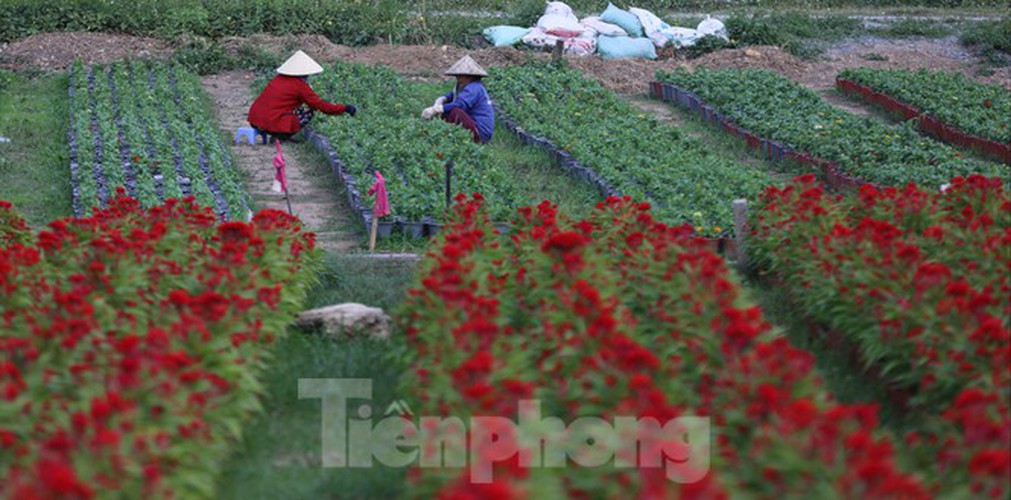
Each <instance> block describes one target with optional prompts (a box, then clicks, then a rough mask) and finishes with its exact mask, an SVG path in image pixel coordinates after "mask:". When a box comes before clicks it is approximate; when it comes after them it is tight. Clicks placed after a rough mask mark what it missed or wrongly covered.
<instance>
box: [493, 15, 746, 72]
mask: <svg viewBox="0 0 1011 500" xmlns="http://www.w3.org/2000/svg"><path fill="white" fill-rule="evenodd" d="M484 36H485V38H487V39H488V41H489V42H491V43H492V44H494V45H495V46H496V47H501V46H505V45H515V44H516V43H519V42H523V43H524V44H526V45H529V46H531V47H554V46H555V44H556V43H557V42H558V41H559V40H562V42H563V43H564V44H565V45H564V47H565V48H564V51H565V53H567V54H572V55H577V56H584V55H589V54H593V53H599V54H600V55H601V57H603V58H605V59H620V58H626V57H644V58H647V59H656V49H657V48H659V47H664V46H667V45H673V46H674V47H676V48H680V47H688V46H691V45H694V44H695V42H696V41H698V40H699V39H700V38H702V37H704V36H716V37H720V38H723V39H724V40H726V39H727V31H726V28H725V27H724V26H723V23H721V22H720V21H719V20H716V19H710V18H709V17H708V16H707V17H706V19H705V20H703V21H702V22H701V23H699V25H698V27H697V28H695V29H692V28H679V27H672V26H670V25H669V24H667V23H665V22H663V20H662V19H660V18H659V17H657V16H656V14H653V13H652V12H650V11H648V10H645V9H637V8H635V7H631V8H629V9H628V10H624V9H619V8H618V7H616V6H615V5H614V4H608V5H607V9H605V10H604V12H602V13H601V14H600V15H599V16H590V17H584V18H583V19H579V18H577V17H576V15H575V13H573V12H572V8H570V7H569V6H568V5H566V4H565V3H564V2H548V5H547V7H546V8H545V9H544V15H543V16H541V17H540V19H538V20H537V25H536V26H534V27H532V28H521V27H518V26H492V27H490V28H486V29H485V30H484Z"/></svg>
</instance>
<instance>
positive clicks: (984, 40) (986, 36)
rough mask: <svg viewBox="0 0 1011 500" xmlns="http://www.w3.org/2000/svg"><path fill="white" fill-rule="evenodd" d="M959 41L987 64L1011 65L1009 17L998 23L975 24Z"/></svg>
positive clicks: (1010, 18) (1010, 19)
mask: <svg viewBox="0 0 1011 500" xmlns="http://www.w3.org/2000/svg"><path fill="white" fill-rule="evenodd" d="M960 41H961V42H962V43H963V44H965V45H968V46H970V47H973V48H974V49H976V50H978V51H979V53H980V55H982V56H983V57H984V58H986V59H987V61H988V62H990V63H991V64H994V65H998V66H1006V65H1009V64H1011V17H1005V18H1004V19H1002V20H1001V21H999V22H991V21H985V22H981V23H977V24H976V25H975V26H973V27H971V28H969V29H968V30H966V31H965V33H963V34H962V36H961V38H960Z"/></svg>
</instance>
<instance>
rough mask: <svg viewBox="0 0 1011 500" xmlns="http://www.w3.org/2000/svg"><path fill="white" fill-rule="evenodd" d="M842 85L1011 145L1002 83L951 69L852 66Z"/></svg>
mask: <svg viewBox="0 0 1011 500" xmlns="http://www.w3.org/2000/svg"><path fill="white" fill-rule="evenodd" d="M853 84H855V85H853ZM836 86H837V87H838V88H839V89H840V90H843V91H846V92H850V93H856V94H858V95H861V96H862V97H864V98H868V99H871V100H872V101H874V102H875V103H878V104H880V105H883V106H885V108H886V109H887V110H888V111H891V112H898V113H900V114H901V115H902V116H903V118H905V119H910V118H914V117H918V116H920V115H922V114H926V115H928V116H929V117H931V118H933V119H935V120H939V121H940V122H942V123H944V124H946V125H950V126H952V127H954V128H956V129H958V130H960V131H962V132H964V133H967V134H971V135H973V136H976V137H979V138H982V139H986V140H989V141H992V142H994V143H996V144H1003V145H1005V146H1007V147H1011V92H1008V90H1007V89H1005V88H1003V87H1001V86H999V85H996V84H985V83H981V82H978V81H976V80H973V79H971V78H969V77H968V76H966V75H965V74H963V73H954V72H948V71H931V70H927V69H919V70H898V69H895V70H890V69H874V68H850V69H846V70H843V71H842V72H841V73H839V75H838V76H837V77H836ZM924 118H926V117H924ZM922 127H923V124H921V128H922ZM1009 161H1011V160H1009Z"/></svg>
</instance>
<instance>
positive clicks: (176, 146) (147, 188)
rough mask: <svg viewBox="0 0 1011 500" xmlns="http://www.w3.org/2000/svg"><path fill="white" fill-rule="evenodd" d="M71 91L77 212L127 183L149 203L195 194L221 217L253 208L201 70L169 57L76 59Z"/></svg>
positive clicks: (104, 199) (130, 192)
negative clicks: (91, 62) (207, 102)
mask: <svg viewBox="0 0 1011 500" xmlns="http://www.w3.org/2000/svg"><path fill="white" fill-rule="evenodd" d="M69 94H70V132H69V137H68V140H69V143H70V170H71V178H72V184H73V192H74V211H75V212H76V213H78V214H87V213H90V212H91V210H92V207H93V206H98V205H104V204H105V203H106V202H107V201H108V200H109V199H110V198H111V197H112V196H114V195H115V192H116V190H117V189H118V188H123V189H124V190H125V192H126V194H128V195H129V196H132V197H135V198H137V199H138V200H139V201H140V203H141V204H142V205H143V206H154V205H157V204H159V203H160V202H162V201H163V200H166V199H169V198H182V197H186V196H193V197H195V198H196V200H197V202H198V203H200V204H202V205H205V206H209V207H213V208H214V211H215V213H217V214H218V215H219V216H220V217H222V218H230V219H244V218H245V217H246V216H247V208H246V195H245V193H244V191H243V190H242V185H241V183H240V182H239V176H238V172H237V171H236V170H235V169H234V168H233V166H232V159H231V153H230V151H229V149H228V147H227V145H225V144H224V142H223V138H222V136H221V135H220V132H219V131H218V130H217V128H216V127H215V125H214V120H213V118H212V116H211V114H210V113H209V112H208V111H207V109H206V107H205V106H204V102H203V98H202V95H203V94H202V91H201V89H200V86H199V81H198V79H197V77H196V76H195V75H193V74H191V73H189V72H187V71H185V70H182V69H181V68H178V67H176V66H173V65H170V64H165V63H155V62H127V63H115V64H112V65H108V66H90V67H85V66H83V65H82V64H80V63H78V64H75V66H74V67H73V68H72V70H71V74H70V89H69Z"/></svg>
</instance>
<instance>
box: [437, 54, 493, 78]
mask: <svg viewBox="0 0 1011 500" xmlns="http://www.w3.org/2000/svg"><path fill="white" fill-rule="evenodd" d="M445 74H446V75H450V76H456V75H470V76H488V72H487V71H485V70H484V68H482V67H481V65H480V64H478V63H477V61H475V60H473V59H471V57H470V56H463V57H461V58H460V60H459V61H456V64H453V65H452V66H450V67H449V69H447V70H446V73H445Z"/></svg>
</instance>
